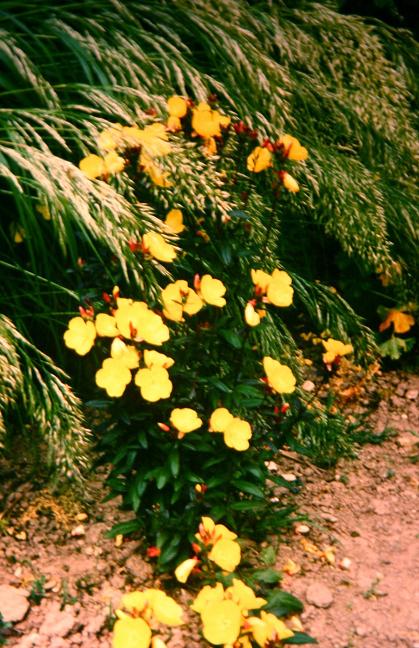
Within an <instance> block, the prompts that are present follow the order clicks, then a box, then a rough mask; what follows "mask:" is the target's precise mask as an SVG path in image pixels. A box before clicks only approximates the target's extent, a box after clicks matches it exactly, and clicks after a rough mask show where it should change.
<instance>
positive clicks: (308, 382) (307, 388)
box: [301, 380, 316, 392]
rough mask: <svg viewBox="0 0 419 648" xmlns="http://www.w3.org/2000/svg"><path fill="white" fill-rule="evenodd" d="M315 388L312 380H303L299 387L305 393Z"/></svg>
mask: <svg viewBox="0 0 419 648" xmlns="http://www.w3.org/2000/svg"><path fill="white" fill-rule="evenodd" d="M315 388H316V385H315V384H314V382H313V381H312V380H305V381H304V382H303V384H302V385H301V389H304V391H306V392H312V391H313V390H314V389H315Z"/></svg>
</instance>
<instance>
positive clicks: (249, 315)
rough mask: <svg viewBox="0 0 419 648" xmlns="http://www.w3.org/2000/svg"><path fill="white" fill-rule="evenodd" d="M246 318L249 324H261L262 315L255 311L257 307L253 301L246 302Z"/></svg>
mask: <svg viewBox="0 0 419 648" xmlns="http://www.w3.org/2000/svg"><path fill="white" fill-rule="evenodd" d="M244 319H245V321H246V324H248V325H249V326H258V324H260V315H259V314H258V313H257V312H256V311H255V307H254V306H253V304H252V303H251V302H247V304H246V308H245V309H244Z"/></svg>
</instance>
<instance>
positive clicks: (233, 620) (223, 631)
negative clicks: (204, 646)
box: [201, 601, 241, 645]
mask: <svg viewBox="0 0 419 648" xmlns="http://www.w3.org/2000/svg"><path fill="white" fill-rule="evenodd" d="M201 619H202V624H203V635H204V637H205V639H206V640H207V641H209V643H211V644H213V645H219V644H234V642H235V641H236V639H237V638H238V636H239V634H240V625H241V613H240V610H239V608H238V607H237V605H236V604H235V603H233V601H219V602H217V601H216V602H214V603H210V604H209V605H208V607H207V608H206V609H205V610H203V612H202V614H201Z"/></svg>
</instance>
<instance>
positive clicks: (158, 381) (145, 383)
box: [135, 367, 173, 403]
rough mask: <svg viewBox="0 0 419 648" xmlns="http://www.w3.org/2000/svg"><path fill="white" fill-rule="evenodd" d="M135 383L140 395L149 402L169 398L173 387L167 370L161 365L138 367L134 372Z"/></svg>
mask: <svg viewBox="0 0 419 648" xmlns="http://www.w3.org/2000/svg"><path fill="white" fill-rule="evenodd" d="M135 384H136V385H137V387H139V388H140V391H141V396H142V397H143V398H144V399H145V400H148V401H150V402H151V403H155V402H156V401H158V400H160V399H161V398H169V396H170V394H171V393H172V389H173V385H172V383H171V381H170V379H169V372H168V371H167V369H164V368H163V367H151V369H139V370H138V371H137V373H136V374H135Z"/></svg>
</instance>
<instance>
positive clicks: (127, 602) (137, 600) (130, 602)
mask: <svg viewBox="0 0 419 648" xmlns="http://www.w3.org/2000/svg"><path fill="white" fill-rule="evenodd" d="M146 605H147V590H146V591H145V592H129V593H128V594H124V595H123V597H122V599H121V602H120V606H121V607H123V608H125V609H126V610H128V612H133V611H134V610H135V611H137V612H141V611H142V610H143V609H144V608H145V606H146Z"/></svg>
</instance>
